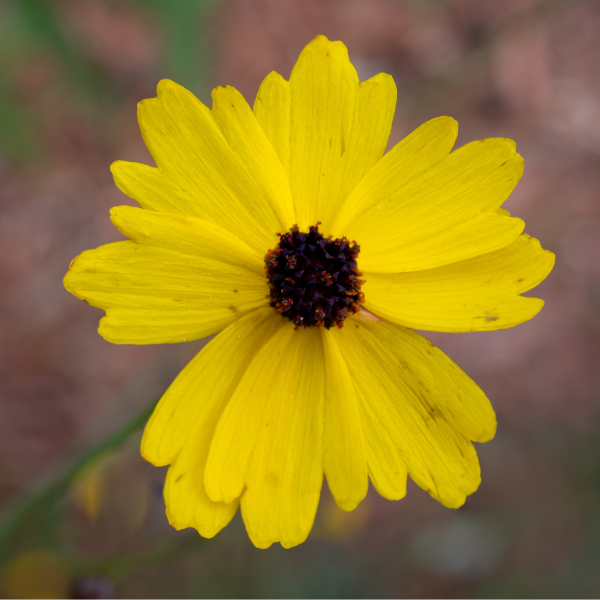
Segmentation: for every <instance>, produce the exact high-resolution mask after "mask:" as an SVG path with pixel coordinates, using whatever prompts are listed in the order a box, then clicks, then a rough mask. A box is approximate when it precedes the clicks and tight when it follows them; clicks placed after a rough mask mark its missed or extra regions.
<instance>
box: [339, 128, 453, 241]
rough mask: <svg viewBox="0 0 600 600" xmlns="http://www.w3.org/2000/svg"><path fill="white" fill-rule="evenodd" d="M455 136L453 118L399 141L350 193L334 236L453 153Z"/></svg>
mask: <svg viewBox="0 0 600 600" xmlns="http://www.w3.org/2000/svg"><path fill="white" fill-rule="evenodd" d="M457 134H458V123H457V122H456V121H455V120H454V119H453V118H451V117H437V118H436V119H431V120H430V121H427V122H426V123H424V124H423V125H421V126H420V127H418V128H417V129H415V131H413V132H412V133H411V134H410V135H408V136H406V137H405V138H404V139H403V140H401V141H400V142H398V143H397V144H396V145H395V146H394V147H393V148H392V149H391V150H390V151H389V152H388V153H387V154H386V155H385V156H384V157H383V158H382V159H381V160H380V161H379V162H378V163H377V164H376V165H375V166H374V167H373V168H372V169H371V170H370V171H369V172H368V173H367V174H366V175H365V177H363V179H362V180H361V181H360V182H359V183H358V185H357V186H356V187H355V188H354V189H353V190H352V192H351V193H350V195H349V196H348V199H347V200H346V202H345V203H344V205H343V206H342V208H341V209H340V211H339V212H338V214H337V216H336V218H335V225H334V227H333V229H334V230H335V232H336V234H337V235H344V234H345V231H346V228H347V227H348V225H349V224H350V223H351V222H352V221H354V219H356V218H357V217H358V216H360V215H361V214H362V213H364V212H366V211H367V210H369V209H370V208H373V206H378V204H377V203H378V202H380V201H381V199H382V198H386V197H389V196H392V195H393V194H396V193H398V191H399V190H400V189H401V188H402V187H403V186H405V185H406V184H407V182H409V181H410V180H411V179H413V178H415V177H417V176H418V175H420V174H421V173H423V172H424V171H426V170H427V169H429V168H430V167H432V166H433V165H435V164H436V163H438V162H440V161H441V160H442V159H443V158H444V157H446V156H447V155H448V153H449V152H450V150H452V146H454V142H455V141H456V136H457ZM340 232H341V233H340Z"/></svg>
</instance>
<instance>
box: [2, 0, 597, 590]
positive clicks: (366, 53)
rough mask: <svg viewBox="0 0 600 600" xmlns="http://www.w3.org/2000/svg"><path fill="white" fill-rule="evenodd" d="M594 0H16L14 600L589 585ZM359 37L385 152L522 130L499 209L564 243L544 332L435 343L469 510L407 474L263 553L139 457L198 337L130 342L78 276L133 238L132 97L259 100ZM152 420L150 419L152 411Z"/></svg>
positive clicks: (10, 142) (548, 243) (553, 242)
mask: <svg viewBox="0 0 600 600" xmlns="http://www.w3.org/2000/svg"><path fill="white" fill-rule="evenodd" d="M598 31H600V3H599V2H597V1H595V0H588V1H585V0H580V1H578V0H503V1H502V2H498V1H496V0H448V1H443V0H210V1H209V0H176V1H167V0H0V335H1V343H0V503H1V504H2V508H3V510H2V513H1V514H0V517H1V519H0V561H1V564H0V595H3V597H17V598H34V597H78V598H109V597H114V596H117V597H182V598H183V597H323V598H329V597H331V598H336V597H357V598H363V597H366V598H368V597H419V598H427V597H451V598H453V597H492V598H495V597H531V598H536V597H598V595H600V568H599V567H600V435H599V433H598V432H599V425H600V368H599V363H600V361H599V359H600V67H599V60H598V57H600V36H599V35H598ZM319 33H322V34H325V35H327V36H328V37H329V38H330V39H339V40H343V41H344V43H345V44H346V45H347V46H348V49H349V52H350V58H351V60H352V61H353V63H354V65H355V66H356V68H357V70H358V73H359V76H360V78H361V79H367V78H369V77H370V76H372V75H374V74H375V73H378V72H380V71H384V72H387V73H391V74H392V75H393V77H394V79H395V81H396V84H397V86H398V107H397V110H396V117H395V121H394V126H393V130H392V134H391V138H390V147H391V146H392V145H394V144H395V143H396V142H397V141H399V140H400V139H401V138H402V137H403V136H405V135H406V134H408V133H409V132H410V131H412V130H413V129H414V128H415V127H417V126H418V125H419V124H421V123H422V122H424V121H426V120H427V119H430V118H432V117H436V116H439V115H451V116H453V117H455V118H456V119H457V120H458V121H459V123H460V133H459V139H458V145H462V144H464V143H466V142H469V141H471V140H475V139H481V138H485V137H493V136H502V137H509V138H512V139H514V140H516V142H517V145H518V150H519V152H520V153H521V154H522V155H523V156H524V158H525V163H526V168H525V175H524V177H523V179H522V181H521V183H520V184H519V186H518V187H517V189H516V190H515V192H514V193H513V194H512V196H511V197H510V199H509V200H508V201H507V202H506V204H505V205H504V206H505V208H507V209H509V210H510V211H511V212H513V214H515V215H516V216H519V217H522V218H524V219H525V221H526V223H527V233H529V234H531V235H533V236H535V237H538V238H540V239H541V241H542V244H543V246H544V247H546V248H548V249H550V250H552V251H553V252H555V253H556V255H557V262H556V267H555V269H554V271H553V273H552V274H551V275H550V277H549V278H548V279H547V280H546V281H544V282H543V283H542V285H540V286H539V287H538V288H537V289H536V290H535V296H537V297H541V298H544V299H545V300H546V306H545V308H544V309H543V311H542V312H541V314H540V315H539V316H537V317H536V318H535V319H534V320H532V321H530V322H528V323H525V324H523V325H520V326H518V327H516V328H514V329H510V330H506V331H500V332H495V333H471V334H426V335H427V337H428V338H429V339H431V340H432V341H433V342H434V343H435V344H436V345H438V346H439V347H441V348H442V349H443V350H444V351H446V352H447V353H448V354H449V356H450V357H451V358H453V359H454V360H455V361H456V362H457V363H458V364H459V365H460V366H461V367H462V368H463V369H464V370H465V371H466V372H467V373H468V374H469V375H471V376H472V377H473V378H474V379H475V381H477V382H478V384H479V385H480V386H481V387H482V388H483V389H484V390H485V391H486V393H487V394H488V396H489V397H490V399H491V400H492V402H493V405H494V407H495V409H496V411H497V414H498V421H499V428H498V434H497V436H496V438H495V439H494V440H493V441H492V442H490V443H488V444H485V445H478V452H479V456H480V459H481V464H482V472H483V483H482V485H481V488H480V489H479V491H478V492H477V493H476V494H474V495H473V496H471V497H470V498H468V500H467V503H466V505H465V506H464V507H463V508H461V509H459V510H456V511H453V510H448V509H445V508H443V507H442V506H441V505H439V504H438V503H437V502H435V501H434V500H432V499H431V498H429V496H428V495H427V494H426V493H425V492H423V491H422V490H420V489H419V488H417V487H416V486H415V485H413V484H410V483H409V491H408V495H407V497H406V498H405V499H404V500H402V501H400V502H388V501H386V500H383V499H382V498H380V497H378V496H377V494H376V493H375V492H374V490H371V491H370V492H369V495H368V497H367V498H366V500H365V501H364V502H363V503H362V504H361V505H360V506H359V508H358V509H357V510H356V511H355V512H354V513H349V514H347V513H343V512H342V511H341V510H339V509H337V508H336V507H335V506H334V505H333V502H332V501H331V498H330V496H329V493H328V491H327V490H326V489H325V490H324V492H323V498H322V502H321V505H320V508H319V512H318V515H317V520H316V523H315V527H314V529H313V531H312V533H311V535H310V537H309V539H308V541H307V542H306V543H305V544H303V545H302V546H300V547H298V548H294V549H292V550H283V549H281V548H280V547H279V546H278V545H277V546H273V547H271V548H270V549H269V550H257V549H255V548H254V547H253V546H252V545H251V543H250V542H249V540H248V538H247V536H246V534H245V531H244V527H243V524H242V522H241V519H240V517H239V515H238V516H236V518H235V519H234V521H233V523H232V524H231V525H230V526H229V527H228V528H226V529H225V530H224V531H223V532H221V533H220V534H219V535H218V536H217V537H216V538H215V539H213V540H203V539H202V538H200V537H199V536H198V535H197V534H196V532H195V531H194V530H187V531H181V532H176V531H174V530H173V529H171V527H170V526H169V525H168V523H167V520H166V517H165V515H164V505H163V500H162V495H161V494H162V482H163V479H164V476H165V469H157V468H154V467H151V466H150V465H148V464H146V463H144V461H143V460H142V459H141V458H140V456H139V450H138V448H139V439H140V435H141V424H142V423H143V422H144V421H145V418H146V416H147V414H148V413H147V409H146V407H148V406H151V405H152V403H153V402H154V401H155V400H156V399H157V398H158V397H159V396H160V394H161V393H162V392H163V391H164V389H165V388H166V387H167V386H168V384H169V383H170V382H171V381H172V379H173V378H174V377H175V375H176V374H177V373H178V372H179V370H180V369H181V367H182V366H183V365H184V364H185V363H186V362H187V361H188V360H189V359H190V358H191V357H192V356H193V355H194V354H196V353H197V352H198V351H199V350H200V348H201V347H202V345H203V342H202V341H199V342H193V343H189V344H182V345H172V346H157V347H135V346H114V345H111V344H109V343H107V342H105V341H104V340H103V339H102V338H101V337H100V336H99V335H98V334H97V332H96V329H97V324H98V320H99V318H100V317H101V315H102V313H101V311H99V310H97V309H94V308H92V307H90V306H87V305H86V304H84V303H83V302H80V301H78V300H76V299H75V298H74V297H73V296H71V295H69V294H68V293H67V292H66V291H65V290H64V289H63V287H62V277H63V275H64V273H65V272H66V270H67V267H68V265H69V261H70V260H71V259H72V258H73V257H75V255H77V254H78V253H79V252H81V251H83V250H85V249H87V248H91V247H95V246H98V245H100V244H104V243H107V242H110V241H115V240H117V239H120V235H119V234H118V233H117V232H116V230H114V229H113V227H112V225H111V223H110V221H109V208H110V207H112V206H115V205H119V204H131V203H133V201H131V200H129V199H128V198H127V197H125V196H124V195H123V194H121V193H120V192H119V191H118V190H117V188H116V187H115V186H114V184H113V181H112V177H111V174H110V171H109V165H110V163H111V162H112V161H114V160H116V159H123V160H129V161H139V162H145V163H148V164H153V163H152V159H151V158H150V155H149V154H148V152H147V150H146V149H145V147H144V145H143V142H142V139H141V136H140V134H139V131H138V128H137V122H136V103H137V102H138V101H140V100H142V99H143V98H149V97H154V96H155V95H156V92H155V90H156V84H157V82H158V81H159V80H160V79H161V78H170V79H173V80H175V81H177V82H178V83H180V84H182V85H184V86H186V87H188V88H189V89H191V90H192V91H194V93H196V94H197V95H198V96H199V97H200V99H201V100H203V101H204V102H206V103H208V104H209V105H210V89H211V88H212V87H214V86H216V85H222V84H228V85H233V86H235V87H236V88H238V89H239V90H240V91H241V92H242V93H243V94H244V95H245V97H246V98H247V99H248V101H249V102H250V104H252V102H253V98H254V96H255V94H256V92H257V90H258V86H259V84H260V82H261V80H262V78H263V77H264V76H265V75H267V73H269V72H270V71H272V70H276V71H278V72H279V73H281V74H282V75H283V76H284V77H286V78H287V77H289V74H290V71H291V68H292V66H293V64H294V62H295V60H296V58H297V57H298V54H299V52H300V51H301V49H302V48H303V46H304V45H305V44H306V43H307V42H308V41H309V40H311V39H312V38H313V37H315V36H316V35H317V34H319ZM144 411H146V412H144Z"/></svg>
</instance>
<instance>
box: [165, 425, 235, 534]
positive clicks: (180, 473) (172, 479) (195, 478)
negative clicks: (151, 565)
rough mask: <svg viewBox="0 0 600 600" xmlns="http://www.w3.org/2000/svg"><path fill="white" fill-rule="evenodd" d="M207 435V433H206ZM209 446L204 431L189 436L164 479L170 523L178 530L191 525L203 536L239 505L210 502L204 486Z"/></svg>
mask: <svg viewBox="0 0 600 600" xmlns="http://www.w3.org/2000/svg"><path fill="white" fill-rule="evenodd" d="M205 436H206V437H205ZM209 446H210V436H209V435H208V434H207V433H206V432H198V435H197V436H195V437H192V438H190V439H189V440H188V443H187V444H186V445H185V447H184V448H183V450H182V452H181V454H180V455H179V456H178V457H177V458H176V459H175V462H174V463H173V465H171V467H170V468H169V471H168V473H167V478H166V480H165V489H164V497H165V505H166V510H167V518H168V519H169V523H170V524H171V525H172V526H173V527H174V528H175V529H177V530H180V529H186V528H187V527H194V528H195V529H196V530H197V531H198V533H199V534H200V535H201V536H202V537H205V538H212V537H214V536H215V535H217V533H219V531H221V529H223V527H225V526H227V525H228V524H229V522H230V521H231V519H233V517H234V515H235V513H236V512H237V509H238V508H239V505H240V500H239V498H236V499H235V500H233V501H232V502H229V503H226V502H213V501H212V500H211V499H210V498H209V497H208V495H207V494H206V489H205V488H204V469H205V466H206V457H207V456H208V448H209Z"/></svg>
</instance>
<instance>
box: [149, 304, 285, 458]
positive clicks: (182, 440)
mask: <svg viewBox="0 0 600 600" xmlns="http://www.w3.org/2000/svg"><path fill="white" fill-rule="evenodd" d="M284 325H288V326H289V323H287V322H286V320H285V319H282V318H281V317H279V316H278V315H275V314H274V312H273V309H272V308H270V307H265V308H261V309H260V310H256V311H253V312H252V313H250V314H248V315H246V316H245V317H242V318H241V319H239V320H238V321H236V322H235V323H233V324H232V325H230V326H229V327H227V329H225V330H224V331H222V332H221V333H220V334H219V335H218V336H216V337H215V338H214V339H213V340H211V341H210V342H209V343H208V344H207V345H206V346H205V347H204V348H203V349H202V351H201V352H200V353H199V354H198V355H197V356H196V357H195V358H194V359H193V360H192V361H191V362H190V363H189V364H188V365H187V366H186V367H185V369H183V371H181V373H180V374H179V375H178V376H177V378H176V379H175V381H174V382H173V383H172V384H171V386H170V387H169V389H168V390H167V391H166V392H165V393H164V395H163V397H162V398H161V399H160V402H159V403H158V405H157V407H156V408H155V409H154V412H153V413H152V417H151V418H150V420H149V421H148V424H147V425H146V429H145V430H144V437H143V438H142V456H143V457H144V458H145V459H146V460H147V461H148V462H150V463H152V464H153V465H156V466H164V465H168V464H170V463H172V462H173V461H174V460H175V458H176V457H177V455H178V454H179V452H180V451H181V449H182V448H183V447H184V445H185V444H186V442H187V440H188V437H189V436H190V435H191V432H192V431H195V430H197V429H198V428H200V429H202V428H203V425H202V423H204V422H205V421H206V420H210V419H211V418H213V413H214V412H215V411H216V413H215V414H217V415H220V414H221V411H222V410H223V408H224V406H225V404H226V403H227V401H228V399H229V397H230V396H231V394H232V392H233V390H234V389H235V387H236V386H237V384H238V382H239V380H240V378H241V376H242V375H243V373H244V371H245V370H246V368H247V367H248V365H249V364H250V362H251V360H252V359H253V358H254V356H255V355H256V353H257V352H258V350H259V349H260V348H261V347H262V346H263V345H264V344H265V343H266V342H267V341H268V340H269V339H270V338H271V337H272V336H273V334H274V333H275V332H276V331H278V330H279V329H280V328H281V327H283V326H284ZM211 435H212V433H211V431H209V432H208V434H207V435H204V434H203V435H202V436H200V437H208V438H209V439H210V437H211ZM180 466H181V465H180Z"/></svg>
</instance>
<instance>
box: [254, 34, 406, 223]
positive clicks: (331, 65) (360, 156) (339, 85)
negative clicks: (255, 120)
mask: <svg viewBox="0 0 600 600" xmlns="http://www.w3.org/2000/svg"><path fill="white" fill-rule="evenodd" d="M267 86H268V89H269V90H270V91H271V93H270V94H269V95H267V94H266V93H264V92H266V89H265V90H263V94H260V93H259V96H260V98H261V101H262V102H263V104H264V103H265V100H266V101H267V102H273V103H280V104H282V106H279V107H277V108H271V107H267V108H266V109H265V108H263V109H261V110H262V111H263V112H265V111H266V112H267V114H269V115H270V116H273V117H274V118H276V119H285V118H286V117H287V110H288V109H287V108H285V107H284V106H283V104H284V103H285V102H287V95H286V94H285V93H283V92H280V91H279V90H281V89H282V87H283V86H282V84H281V83H280V82H278V83H276V84H275V78H273V77H272V78H271V80H270V82H269V84H267ZM275 86H277V87H276V88H275ZM274 89H277V93H273V90H274ZM289 89H290V100H289V102H290V109H289V115H290V116H289V118H290V121H291V123H290V125H289V131H290V142H289V144H290V150H289V162H290V166H289V176H290V183H291V188H292V195H293V198H294V206H295V208H296V217H297V219H298V225H299V226H300V228H301V229H307V228H308V226H310V225H314V224H316V222H317V221H321V222H322V223H323V225H322V227H323V229H324V230H325V231H327V230H328V228H330V227H331V225H332V222H333V217H334V216H335V214H336V213H337V211H338V210H339V209H340V207H341V205H342V202H343V201H344V200H345V198H346V197H347V196H348V194H349V193H350V191H351V190H352V189H353V188H354V186H355V185H356V184H357V183H358V182H359V181H360V180H361V179H362V177H363V176H364V175H365V173H367V171H369V169H370V168H371V167H372V166H373V165H374V164H375V163H376V162H377V161H378V160H379V159H380V158H381V157H382V156H383V153H384V152H385V147H386V145H387V140H388V137H389V134H390V129H391V126H392V119H393V116H394V108H395V104H396V86H395V84H394V81H393V79H392V78H391V77H390V76H389V75H385V74H379V75H376V76H375V77H373V78H372V79H370V80H368V81H365V82H363V83H362V84H359V81H358V76H357V74H356V70H355V69H354V67H353V66H352V64H351V63H350V60H349V59H348V50H347V49H346V46H344V44H342V43H341V42H330V41H329V40H328V39H327V38H326V37H324V36H318V37H317V38H315V39H314V40H313V41H312V42H310V43H309V44H308V45H307V46H306V47H305V48H304V50H303V51H302V53H301V54H300V57H299V58H298V61H297V63H296V65H295V67H294V69H293V71H292V75H291V77H290V82H289ZM259 112H260V111H259ZM270 116H269V119H270ZM269 119H266V120H267V122H268V121H269ZM270 126H271V125H270V123H269V125H268V127H269V128H270ZM284 128H285V125H284ZM282 131H285V129H282ZM280 148H281V149H283V152H284V154H283V156H281V158H282V162H284V163H285V161H286V160H287V159H286V154H285V153H286V152H287V150H286V144H285V143H278V144H276V149H280Z"/></svg>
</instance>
